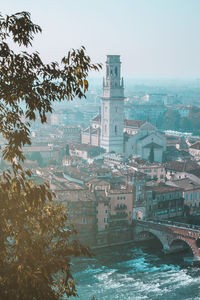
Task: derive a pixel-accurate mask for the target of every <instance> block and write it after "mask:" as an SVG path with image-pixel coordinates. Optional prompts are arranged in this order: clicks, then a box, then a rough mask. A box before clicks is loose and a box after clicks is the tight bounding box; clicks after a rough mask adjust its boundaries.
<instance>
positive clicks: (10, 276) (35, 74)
mask: <svg viewBox="0 0 200 300" xmlns="http://www.w3.org/2000/svg"><path fill="white" fill-rule="evenodd" d="M40 32H41V28H40V27H39V26H38V25H35V24H34V23H33V22H32V21H31V18H30V14H29V13H27V12H21V13H17V14H14V15H11V16H5V17H3V15H1V14H0V130H1V133H2V135H3V137H4V138H5V139H6V140H7V144H6V146H5V148H4V149H3V158H4V159H5V160H7V161H8V162H10V163H11V166H12V168H11V169H10V170H7V171H5V172H3V173H2V174H1V177H0V188H1V194H0V239H1V241H0V299H6V300H9V299H20V300H23V299H24V300H29V299H48V300H50V299H61V297H62V296H63V295H67V296H70V295H75V294H76V288H75V283H74V281H73V277H72V274H71V271H70V258H71V256H73V255H74V256H80V255H89V252H88V249H87V248H84V247H83V246H81V245H80V243H79V242H78V241H73V239H72V234H73V233H75V230H74V228H73V226H72V225H71V224H69V223H68V218H67V212H66V208H65V207H64V206H62V205H60V204H55V202H56V201H55V199H56V197H55V195H52V194H51V193H50V192H49V186H48V184H47V183H45V184H43V185H36V184H34V183H33V182H32V181H31V180H30V178H31V173H30V172H29V171H27V170H23V169H22V167H21V165H20V162H23V161H24V159H25V157H24V155H23V153H22V147H23V146H24V145H25V144H31V139H30V122H31V121H34V120H36V116H37V114H38V115H39V118H40V120H41V122H42V123H44V122H46V115H47V113H48V112H50V113H51V112H52V103H53V102H55V101H63V100H73V99H74V97H79V98H82V97H85V92H86V91H87V89H88V82H87V76H88V72H89V71H90V70H92V69H94V70H98V69H99V68H100V67H101V66H100V65H99V64H98V65H95V64H92V63H91V61H90V58H89V57H88V56H87V55H86V54H85V49H84V47H81V48H80V49H79V50H74V49H72V50H71V51H69V52H68V53H67V55H66V56H65V57H63V58H62V60H61V62H60V63H58V62H52V63H49V64H45V63H44V62H43V61H42V60H41V58H40V56H39V53H38V52H34V53H29V52H28V47H31V46H32V41H33V38H34V35H35V34H36V33H40ZM10 40H11V41H12V42H14V43H15V44H17V45H18V46H19V48H20V47H21V46H22V47H26V48H27V51H21V52H18V53H15V52H14V51H13V50H12V49H11V48H10V46H9V44H8V42H9V41H10ZM20 49H21V48H20ZM22 104H23V106H22ZM22 107H23V108H22ZM23 117H25V120H26V121H25V122H23V121H22V119H23ZM57 275H58V276H57Z"/></svg>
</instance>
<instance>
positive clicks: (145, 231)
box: [136, 229, 166, 249]
mask: <svg viewBox="0 0 200 300" xmlns="http://www.w3.org/2000/svg"><path fill="white" fill-rule="evenodd" d="M148 236H149V238H150V237H154V238H156V239H157V240H158V241H159V242H160V244H161V246H162V248H163V249H165V247H166V240H165V238H163V237H162V236H161V235H160V234H159V232H157V231H155V230H152V229H143V230H141V231H140V232H138V233H137V235H136V239H137V240H148V238H147V237H148Z"/></svg>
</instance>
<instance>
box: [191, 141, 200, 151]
mask: <svg viewBox="0 0 200 300" xmlns="http://www.w3.org/2000/svg"><path fill="white" fill-rule="evenodd" d="M190 148H192V149H196V150H200V141H198V142H196V143H194V144H193V145H192V146H190Z"/></svg>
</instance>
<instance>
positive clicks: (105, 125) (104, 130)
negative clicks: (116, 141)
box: [104, 125, 107, 133]
mask: <svg viewBox="0 0 200 300" xmlns="http://www.w3.org/2000/svg"><path fill="white" fill-rule="evenodd" d="M104 131H105V133H106V131H107V125H105V130H104Z"/></svg>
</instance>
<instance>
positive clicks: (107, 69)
mask: <svg viewBox="0 0 200 300" xmlns="http://www.w3.org/2000/svg"><path fill="white" fill-rule="evenodd" d="M106 76H107V77H109V67H108V66H107V68H106Z"/></svg>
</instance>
